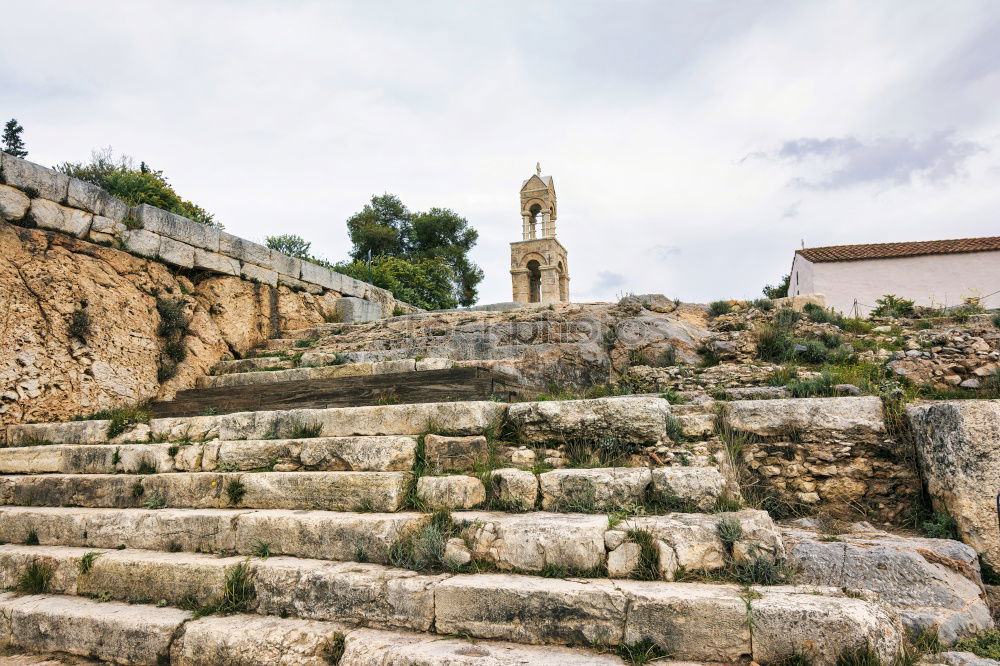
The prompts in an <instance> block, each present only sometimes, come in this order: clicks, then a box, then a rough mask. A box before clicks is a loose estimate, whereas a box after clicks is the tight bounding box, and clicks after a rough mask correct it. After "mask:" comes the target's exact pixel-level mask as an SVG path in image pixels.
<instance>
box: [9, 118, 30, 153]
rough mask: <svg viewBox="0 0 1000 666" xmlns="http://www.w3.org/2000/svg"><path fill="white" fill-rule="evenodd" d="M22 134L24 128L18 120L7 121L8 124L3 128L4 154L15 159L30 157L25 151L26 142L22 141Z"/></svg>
mask: <svg viewBox="0 0 1000 666" xmlns="http://www.w3.org/2000/svg"><path fill="white" fill-rule="evenodd" d="M22 132H24V128H23V127H21V124H20V123H18V122H17V119H16V118H11V119H10V120H8V121H7V124H6V125H4V126H3V152H5V153H8V154H10V155H13V156H14V157H27V156H28V151H27V150H25V149H24V141H23V140H22V139H21V133H22Z"/></svg>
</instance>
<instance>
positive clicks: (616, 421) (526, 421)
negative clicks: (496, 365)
mask: <svg viewBox="0 0 1000 666" xmlns="http://www.w3.org/2000/svg"><path fill="white" fill-rule="evenodd" d="M669 414H670V405H669V403H667V401H666V400H663V399H661V398H656V397H649V398H646V397H618V398H597V399H594V400H576V401H571V402H522V403H518V404H514V405H511V406H510V409H509V410H508V411H507V418H508V420H509V422H510V423H511V425H512V426H513V427H514V428H515V429H516V430H517V432H518V434H519V435H520V437H521V439H522V441H526V442H539V443H541V442H547V441H553V440H554V441H559V440H570V439H584V440H593V439H600V438H602V437H615V438H618V439H621V440H624V441H627V442H657V441H660V440H661V439H663V438H664V437H665V436H666V424H667V417H668V416H669Z"/></svg>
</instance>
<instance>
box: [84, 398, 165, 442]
mask: <svg viewBox="0 0 1000 666" xmlns="http://www.w3.org/2000/svg"><path fill="white" fill-rule="evenodd" d="M151 418H153V415H152V413H150V411H149V410H148V409H146V408H145V407H144V406H139V407H118V408H115V409H105V410H102V411H100V412H96V413H94V414H92V415H90V416H89V417H87V418H86V419H85V420H87V421H104V420H107V421H108V430H107V434H108V439H114V438H115V437H117V436H118V435H120V434H122V433H123V432H125V431H126V430H128V429H129V428H131V427H132V426H134V425H137V424H139V423H149V420H150V419H151Z"/></svg>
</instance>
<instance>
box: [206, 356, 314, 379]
mask: <svg viewBox="0 0 1000 666" xmlns="http://www.w3.org/2000/svg"><path fill="white" fill-rule="evenodd" d="M294 366H295V363H294V362H293V361H291V360H289V359H287V358H285V357H283V356H251V357H250V358H239V359H235V360H232V361H219V362H218V363H216V364H215V367H213V368H212V375H217V376H222V375H229V374H233V373H240V372H253V371H255V370H263V369H264V368H292V367H294Z"/></svg>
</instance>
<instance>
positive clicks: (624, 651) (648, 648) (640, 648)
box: [616, 638, 670, 665]
mask: <svg viewBox="0 0 1000 666" xmlns="http://www.w3.org/2000/svg"><path fill="white" fill-rule="evenodd" d="M616 651H617V653H618V656H619V657H621V658H622V659H624V660H625V661H626V662H628V663H629V664H636V665H642V664H651V663H653V662H656V661H659V660H661V659H666V658H667V657H669V656H670V655H669V654H668V653H667V652H665V651H664V650H663V649H662V648H661V647H660V646H659V645H657V644H656V643H654V642H653V641H651V640H650V639H648V638H644V639H642V640H641V641H638V642H636V643H621V644H620V645H619V646H618V648H617V650H616Z"/></svg>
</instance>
